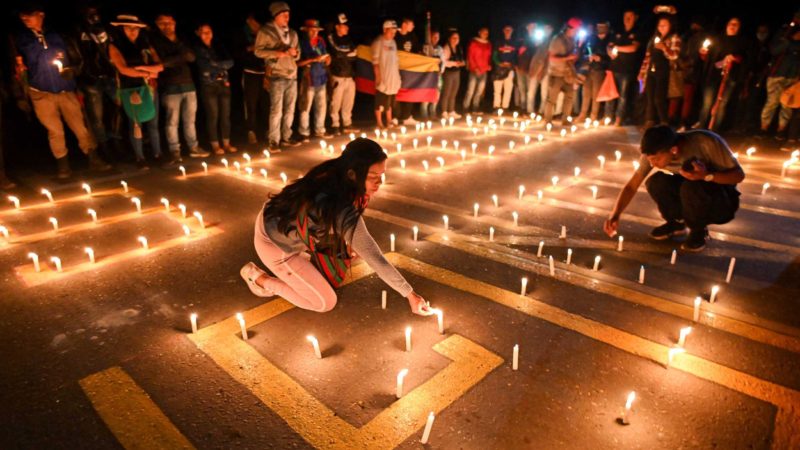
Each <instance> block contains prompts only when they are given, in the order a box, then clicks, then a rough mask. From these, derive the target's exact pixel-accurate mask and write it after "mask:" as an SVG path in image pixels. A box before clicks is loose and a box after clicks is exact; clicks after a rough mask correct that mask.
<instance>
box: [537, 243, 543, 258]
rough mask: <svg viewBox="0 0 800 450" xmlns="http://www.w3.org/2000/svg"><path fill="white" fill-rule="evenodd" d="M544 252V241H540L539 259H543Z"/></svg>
mask: <svg viewBox="0 0 800 450" xmlns="http://www.w3.org/2000/svg"><path fill="white" fill-rule="evenodd" d="M542 250H544V241H539V250H537V251H536V256H537V257H538V258H541V257H542Z"/></svg>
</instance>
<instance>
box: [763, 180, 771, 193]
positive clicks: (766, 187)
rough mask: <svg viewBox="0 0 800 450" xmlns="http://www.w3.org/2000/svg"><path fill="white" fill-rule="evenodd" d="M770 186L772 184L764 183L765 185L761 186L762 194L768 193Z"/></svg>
mask: <svg viewBox="0 0 800 450" xmlns="http://www.w3.org/2000/svg"><path fill="white" fill-rule="evenodd" d="M770 186H771V184H769V183H764V185H763V186H762V187H761V195H766V193H767V189H769V187H770Z"/></svg>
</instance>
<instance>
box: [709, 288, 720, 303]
mask: <svg viewBox="0 0 800 450" xmlns="http://www.w3.org/2000/svg"><path fill="white" fill-rule="evenodd" d="M717 294H719V286H716V285H714V286H711V297H710V298H709V299H708V303H714V301H716V300H717Z"/></svg>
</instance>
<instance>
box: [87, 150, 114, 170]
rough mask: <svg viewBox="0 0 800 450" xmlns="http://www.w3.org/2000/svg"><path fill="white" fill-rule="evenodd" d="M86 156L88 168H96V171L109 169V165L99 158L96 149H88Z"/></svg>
mask: <svg viewBox="0 0 800 450" xmlns="http://www.w3.org/2000/svg"><path fill="white" fill-rule="evenodd" d="M86 156H88V157H89V169H90V170H96V171H105V170H111V165H110V164H108V163H106V162H105V161H103V160H102V158H100V156H99V155H98V154H97V150H95V149H91V150H89V154H88V155H86Z"/></svg>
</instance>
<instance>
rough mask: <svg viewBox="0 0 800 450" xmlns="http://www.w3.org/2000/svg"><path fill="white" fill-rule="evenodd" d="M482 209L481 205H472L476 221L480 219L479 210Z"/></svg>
mask: <svg viewBox="0 0 800 450" xmlns="http://www.w3.org/2000/svg"><path fill="white" fill-rule="evenodd" d="M480 207H481V205H479V204H478V203H475V204H473V205H472V217H474V218H476V219H477V218H478V210H479V209H480Z"/></svg>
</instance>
